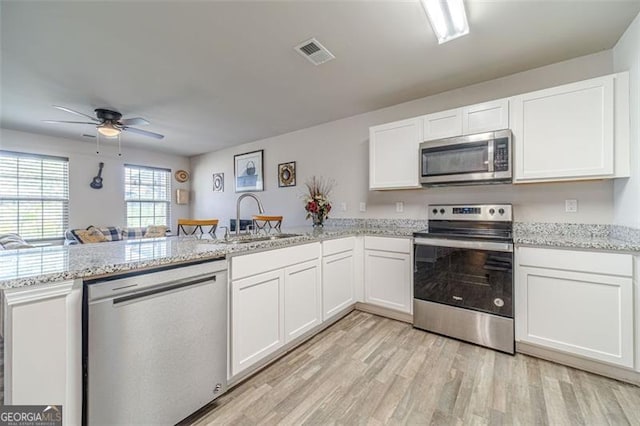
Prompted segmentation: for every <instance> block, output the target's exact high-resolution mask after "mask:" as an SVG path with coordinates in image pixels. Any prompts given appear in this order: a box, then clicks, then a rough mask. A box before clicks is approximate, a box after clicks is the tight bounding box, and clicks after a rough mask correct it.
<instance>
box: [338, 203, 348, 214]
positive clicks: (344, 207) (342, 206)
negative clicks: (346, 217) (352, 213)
mask: <svg viewBox="0 0 640 426" xmlns="http://www.w3.org/2000/svg"><path fill="white" fill-rule="evenodd" d="M340 210H342V211H343V212H346V211H347V203H345V202H344V201H343V202H341V203H340Z"/></svg>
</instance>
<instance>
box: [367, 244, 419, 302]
mask: <svg viewBox="0 0 640 426" xmlns="http://www.w3.org/2000/svg"><path fill="white" fill-rule="evenodd" d="M364 258H365V266H364V277H365V281H364V292H365V294H364V298H365V302H366V303H370V304H372V305H378V306H382V307H384V308H389V309H395V310H397V311H401V312H405V313H409V314H410V313H411V305H412V304H411V255H409V254H405V253H393V252H387V251H379V250H365V254H364Z"/></svg>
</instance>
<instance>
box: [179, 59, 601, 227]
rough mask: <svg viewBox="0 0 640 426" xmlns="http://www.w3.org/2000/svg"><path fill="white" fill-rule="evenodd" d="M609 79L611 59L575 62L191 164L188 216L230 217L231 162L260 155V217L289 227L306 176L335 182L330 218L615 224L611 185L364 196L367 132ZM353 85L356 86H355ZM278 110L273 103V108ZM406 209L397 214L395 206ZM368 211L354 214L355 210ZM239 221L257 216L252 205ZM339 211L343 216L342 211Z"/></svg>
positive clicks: (300, 214)
mask: <svg viewBox="0 0 640 426" xmlns="http://www.w3.org/2000/svg"><path fill="white" fill-rule="evenodd" d="M612 72H613V56H612V51H610V50H609V51H604V52H600V53H597V54H593V55H589V56H584V57H580V58H575V59H572V60H569V61H565V62H560V63H557V64H552V65H549V66H545V67H542V68H537V69H533V70H529V71H525V72H522V73H518V74H514V75H511V76H508V77H504V78H500V79H496V80H491V81H487V82H484V83H480V84H475V85H472V86H468V87H464V88H460V89H456V90H452V91H449V92H445V93H441V94H438V95H434V96H429V97H426V98H422V99H418V100H415V101H411V102H406V103H403V104H399V105H395V106H393V107H389V108H385V109H381V110H377V111H372V112H369V113H365V114H361V115H357V116H353V117H349V118H345V119H342V120H337V121H332V122H329V123H325V124H322V125H319V126H315V127H310V128H307V129H303V130H299V131H296V132H292V133H288V134H284V135H280V136H276V137H273V138H268V139H263V140H259V141H255V142H251V143H247V144H244V145H241V146H237V147H233V148H228V149H224V150H220V151H216V152H211V153H207V154H203V155H200V156H196V157H192V158H191V171H192V175H193V183H192V190H193V194H192V199H193V203H192V216H193V217H195V218H207V217H217V218H220V219H222V220H223V221H224V222H226V221H227V220H228V219H229V218H230V217H234V216H235V201H236V199H237V196H238V194H236V193H235V192H234V182H233V156H234V154H239V153H244V152H248V151H253V150H257V149H264V160H265V164H264V169H265V191H264V192H262V193H259V197H260V198H261V199H262V200H263V203H264V205H265V208H266V210H267V211H268V212H269V213H273V214H282V215H284V216H285V222H286V224H287V225H299V224H304V223H308V222H305V219H304V210H303V203H302V201H301V199H300V196H301V194H303V192H304V191H303V190H304V185H303V183H304V181H305V179H307V178H308V177H309V176H312V175H323V176H326V177H331V178H334V179H335V180H336V181H337V183H338V185H337V187H336V188H335V190H334V193H333V195H332V197H331V199H332V201H333V202H334V211H333V214H332V216H333V217H369V218H423V219H424V218H426V206H427V204H428V203H454V202H507V203H513V204H514V205H515V216H516V219H517V220H519V221H544V222H554V221H557V222H580V223H610V222H611V221H612V219H613V182H612V181H590V182H569V183H553V184H527V185H517V186H507V185H499V186H483V187H459V188H457V187H449V188H436V189H421V190H405V191H386V192H381V191H369V190H368V173H369V171H368V137H369V133H368V132H369V126H372V125H376V124H382V123H387V122H391V121H395V120H399V119H403V118H409V117H414V116H418V115H421V114H426V113H430V112H436V111H442V110H445V109H449V108H454V107H459V106H463V105H469V104H474V103H478V102H482V101H487V100H491V99H497V98H502V97H507V96H511V95H516V94H519V93H524V92H528V91H533V90H537V89H542V88H547V87H551V86H555V85H559V84H564V83H569V82H572V81H578V80H583V79H587V78H591V77H596V76H600V75H605V74H609V73H612ZM353 84H358V82H357V81H354V82H353ZM274 105H277V100H274ZM287 161H296V162H297V171H298V186H296V187H293V188H278V183H277V165H278V163H283V162H287ZM216 172H224V174H225V191H224V192H223V193H214V192H212V173H216ZM565 199H578V201H579V211H578V213H565V212H564V200H565ZM398 201H402V202H403V203H404V212H403V213H396V210H395V203H396V202H398ZM360 202H365V203H366V204H367V211H366V212H364V213H362V212H360V211H359V208H358V207H359V203H360ZM246 203H247V206H246V207H245V208H244V209H243V212H246V213H244V214H243V217H250V215H251V214H252V213H253V212H255V209H254V207H253V206H250V204H251V203H250V201H246ZM341 203H346V205H347V210H346V211H340V207H341Z"/></svg>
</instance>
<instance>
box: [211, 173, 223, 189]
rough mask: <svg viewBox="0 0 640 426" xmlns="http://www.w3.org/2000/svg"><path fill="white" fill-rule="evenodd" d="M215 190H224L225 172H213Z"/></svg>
mask: <svg viewBox="0 0 640 426" xmlns="http://www.w3.org/2000/svg"><path fill="white" fill-rule="evenodd" d="M213 192H224V173H214V174H213Z"/></svg>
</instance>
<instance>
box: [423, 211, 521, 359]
mask: <svg viewBox="0 0 640 426" xmlns="http://www.w3.org/2000/svg"><path fill="white" fill-rule="evenodd" d="M512 229H513V215H512V206H511V205H510V204H492V205H431V206H429V229H428V231H427V230H425V231H421V232H416V233H414V237H415V243H414V262H415V264H414V280H413V282H414V284H413V285H414V300H413V312H414V314H413V326H414V327H417V328H420V329H423V330H427V331H431V332H435V333H439V334H443V335H446V336H450V337H454V338H457V339H460V340H465V341H468V342H472V343H476V344H479V345H482V346H487V347H490V348H494V349H497V350H500V351H503V352H507V353H511V354H513V353H514V325H513V236H512Z"/></svg>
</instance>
